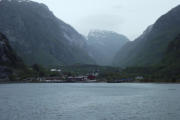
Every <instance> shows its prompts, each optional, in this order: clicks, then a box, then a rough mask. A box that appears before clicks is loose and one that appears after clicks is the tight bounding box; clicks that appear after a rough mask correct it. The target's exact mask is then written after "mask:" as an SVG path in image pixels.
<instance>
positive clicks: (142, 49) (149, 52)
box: [113, 6, 180, 67]
mask: <svg viewBox="0 0 180 120" xmlns="http://www.w3.org/2000/svg"><path fill="white" fill-rule="evenodd" d="M179 33H180V6H177V7H175V8H174V9H172V10H170V11H169V12H168V13H167V14H165V15H163V16H161V17H160V18H159V19H158V20H157V21H156V22H155V23H154V24H153V25H151V26H149V27H148V28H147V30H146V31H145V32H144V33H143V34H142V35H141V36H140V37H139V38H137V39H136V40H135V41H132V42H129V43H127V44H126V45H125V46H123V47H122V48H121V49H120V50H119V52H118V54H117V55H116V57H115V58H114V62H113V63H114V65H115V66H121V67H127V66H151V65H155V64H158V63H159V62H161V61H162V59H163V56H164V55H165V53H166V49H167V48H168V45H169V43H170V42H171V41H172V40H173V39H174V38H175V37H176V36H177V35H178V34H179Z"/></svg>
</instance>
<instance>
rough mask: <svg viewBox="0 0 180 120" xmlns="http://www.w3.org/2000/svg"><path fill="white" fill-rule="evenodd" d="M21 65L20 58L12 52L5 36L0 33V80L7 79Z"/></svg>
mask: <svg viewBox="0 0 180 120" xmlns="http://www.w3.org/2000/svg"><path fill="white" fill-rule="evenodd" d="M23 66H24V64H23V62H22V60H21V59H20V58H19V57H17V55H16V54H15V53H14V51H13V50H12V48H11V47H10V45H9V42H8V40H7V38H6V36H5V35H3V34H2V33H0V82H2V81H7V80H8V77H9V76H10V75H12V74H13V72H14V69H19V68H21V67H23Z"/></svg>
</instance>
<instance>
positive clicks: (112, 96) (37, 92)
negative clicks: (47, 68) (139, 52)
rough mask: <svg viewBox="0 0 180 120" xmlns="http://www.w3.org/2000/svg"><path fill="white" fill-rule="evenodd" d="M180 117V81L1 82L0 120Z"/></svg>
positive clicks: (173, 119) (171, 119)
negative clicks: (168, 82)
mask: <svg viewBox="0 0 180 120" xmlns="http://www.w3.org/2000/svg"><path fill="white" fill-rule="evenodd" d="M179 119H180V85H179V84H106V83H99V84H79V83H77V84H0V120H179Z"/></svg>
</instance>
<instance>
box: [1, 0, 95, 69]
mask: <svg viewBox="0 0 180 120" xmlns="http://www.w3.org/2000/svg"><path fill="white" fill-rule="evenodd" d="M0 31H1V32H3V33H4V34H5V35H6V36H7V37H8V39H9V41H10V44H11V45H12V47H13V48H14V50H16V52H17V54H18V55H19V56H20V57H22V59H23V60H24V61H25V63H27V64H34V63H38V64H42V65H46V66H47V65H58V64H75V63H86V64H91V63H94V62H93V60H92V59H91V58H90V56H89V55H88V53H87V52H86V49H85V47H86V41H85V38H84V37H83V36H82V35H80V34H79V33H78V32H77V31H76V30H75V29H74V28H72V27H71V26H70V25H68V24H66V23H64V22H63V21H61V20H59V19H58V18H57V17H55V16H54V15H53V13H52V12H51V11H50V10H49V9H48V7H47V6H45V5H44V4H40V3H36V2H32V1H29V0H2V1H1V2H0Z"/></svg>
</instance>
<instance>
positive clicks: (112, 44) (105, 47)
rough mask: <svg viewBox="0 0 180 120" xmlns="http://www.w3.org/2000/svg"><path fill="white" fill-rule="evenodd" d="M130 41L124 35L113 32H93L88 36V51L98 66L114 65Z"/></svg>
mask: <svg viewBox="0 0 180 120" xmlns="http://www.w3.org/2000/svg"><path fill="white" fill-rule="evenodd" d="M128 41H129V40H128V38H127V37H125V36H124V35H120V34H118V33H115V32H112V31H100V30H94V31H91V32H90V33H89V35H88V42H87V43H88V46H89V47H88V49H89V53H90V55H91V56H92V58H94V59H95V61H96V63H97V64H98V65H112V60H113V58H114V56H115V54H116V53H117V52H118V50H119V48H121V47H122V46H123V45H124V44H125V43H127V42H128Z"/></svg>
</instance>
